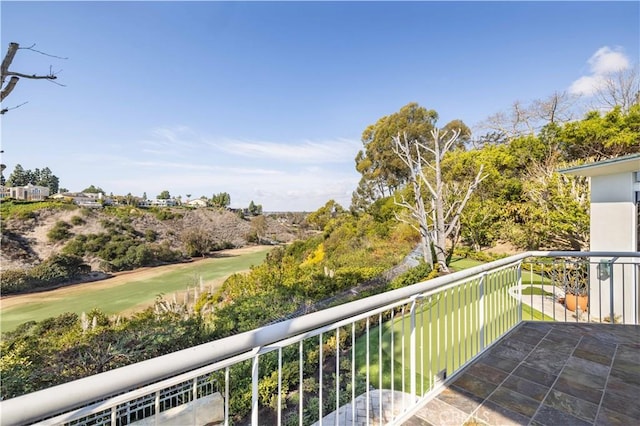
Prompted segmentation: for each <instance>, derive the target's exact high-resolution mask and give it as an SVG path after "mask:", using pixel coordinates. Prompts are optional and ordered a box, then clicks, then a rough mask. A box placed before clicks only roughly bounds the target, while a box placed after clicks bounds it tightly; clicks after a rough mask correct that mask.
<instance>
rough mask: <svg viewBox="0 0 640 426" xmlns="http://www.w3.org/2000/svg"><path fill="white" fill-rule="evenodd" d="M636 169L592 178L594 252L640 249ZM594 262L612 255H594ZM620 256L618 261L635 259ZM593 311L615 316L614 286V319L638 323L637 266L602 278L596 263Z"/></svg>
mask: <svg viewBox="0 0 640 426" xmlns="http://www.w3.org/2000/svg"><path fill="white" fill-rule="evenodd" d="M634 183H635V174H634V173H633V172H625V173H618V174H612V175H602V176H592V177H591V225H590V227H591V242H590V248H591V251H636V250H637V247H638V242H637V238H638V216H637V211H636V206H635V188H634ZM591 260H592V262H600V261H610V260H611V259H610V258H592V259H591ZM632 260H633V259H620V260H619V261H618V262H625V261H632ZM592 269H593V270H592V273H591V286H590V287H591V288H590V297H589V310H590V313H591V315H592V316H593V317H594V318H607V317H610V316H611V294H612V287H611V286H612V285H613V295H614V297H613V299H614V303H613V311H614V318H617V319H618V320H620V321H622V320H623V318H624V321H625V322H635V320H636V318H637V316H638V311H637V310H638V302H640V299H639V297H638V289H637V286H636V281H637V280H636V279H633V278H634V277H635V276H637V274H638V271H637V266H633V265H624V266H623V265H616V266H615V267H614V268H613V269H612V272H613V274H612V275H613V277H612V278H611V277H610V278H607V279H605V280H602V279H600V278H598V274H597V273H596V269H597V267H596V265H593V266H592Z"/></svg>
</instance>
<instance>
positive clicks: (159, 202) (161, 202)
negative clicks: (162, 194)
mask: <svg viewBox="0 0 640 426" xmlns="http://www.w3.org/2000/svg"><path fill="white" fill-rule="evenodd" d="M177 205H178V202H177V201H176V200H175V199H168V200H166V199H152V200H142V201H141V202H140V203H139V204H138V206H139V207H173V206H177Z"/></svg>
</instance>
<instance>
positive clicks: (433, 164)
mask: <svg viewBox="0 0 640 426" xmlns="http://www.w3.org/2000/svg"><path fill="white" fill-rule="evenodd" d="M448 135H449V131H448V130H445V131H441V130H440V129H437V128H436V129H433V130H431V137H432V142H433V146H430V145H427V144H426V143H423V142H421V141H417V140H413V141H409V140H408V138H407V135H406V134H404V135H403V137H401V136H400V134H398V135H397V136H394V137H393V142H394V144H393V150H394V152H395V154H396V155H398V157H399V158H400V159H401V160H402V162H403V163H404V164H405V165H407V167H409V169H410V175H409V182H410V183H411V185H413V190H414V200H413V203H410V202H408V201H407V200H405V199H404V198H402V200H401V201H397V200H396V204H397V205H400V206H402V207H405V208H406V209H407V210H408V211H409V212H410V216H411V218H413V219H414V220H416V221H417V223H418V226H417V227H416V226H415V225H413V226H414V228H416V229H417V230H418V231H419V232H420V237H421V242H422V245H423V247H422V251H423V254H424V259H425V262H427V263H430V262H433V259H432V256H431V250H430V247H429V243H430V242H433V245H434V248H435V252H436V259H435V261H436V262H437V263H438V265H439V267H440V270H442V271H445V272H449V268H448V267H447V249H446V243H447V240H448V239H449V238H451V237H455V236H456V235H457V233H458V232H459V229H460V215H461V213H462V211H463V209H464V207H465V205H466V204H467V202H468V201H469V198H470V197H471V194H473V191H475V189H476V188H477V187H478V185H479V184H480V182H481V181H482V180H484V179H485V178H486V176H487V175H483V170H484V166H480V170H479V171H478V173H477V174H476V176H475V178H474V179H473V181H472V182H471V183H470V184H468V186H467V187H466V189H464V188H463V187H462V186H461V185H460V184H459V183H457V184H453V183H447V182H445V181H444V179H443V176H442V160H443V159H444V156H445V155H446V154H447V152H449V151H450V150H451V149H452V148H453V147H454V146H455V143H456V141H457V139H458V137H459V136H460V130H455V131H452V132H451V134H450V136H448ZM426 153H430V154H431V155H432V156H433V159H430V160H427V159H426V157H425V155H424V154H426ZM425 171H427V172H428V173H429V175H430V176H431V178H429V177H428V176H427V173H426V172H425ZM423 189H426V191H423ZM423 194H424V195H423ZM423 196H425V198H426V200H425V199H423ZM425 204H428V205H429V210H427V208H426V207H425ZM396 217H398V216H396ZM400 220H402V218H400ZM405 222H406V221H405ZM430 264H431V265H432V266H433V263H430Z"/></svg>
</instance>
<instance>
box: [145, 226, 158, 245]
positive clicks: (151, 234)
mask: <svg viewBox="0 0 640 426" xmlns="http://www.w3.org/2000/svg"><path fill="white" fill-rule="evenodd" d="M157 239H158V233H157V232H156V231H154V230H153V229H147V230H146V231H144V240H145V241H146V242H148V243H153V242H154V241H156V240H157Z"/></svg>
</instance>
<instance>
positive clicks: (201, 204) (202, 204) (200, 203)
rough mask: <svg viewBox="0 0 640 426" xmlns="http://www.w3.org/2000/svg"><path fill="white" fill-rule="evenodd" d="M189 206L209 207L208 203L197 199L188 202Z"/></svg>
mask: <svg viewBox="0 0 640 426" xmlns="http://www.w3.org/2000/svg"><path fill="white" fill-rule="evenodd" d="M187 206H189V207H207V202H206V201H205V200H201V199H199V198H198V199H195V200H191V201H188V202H187Z"/></svg>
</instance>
